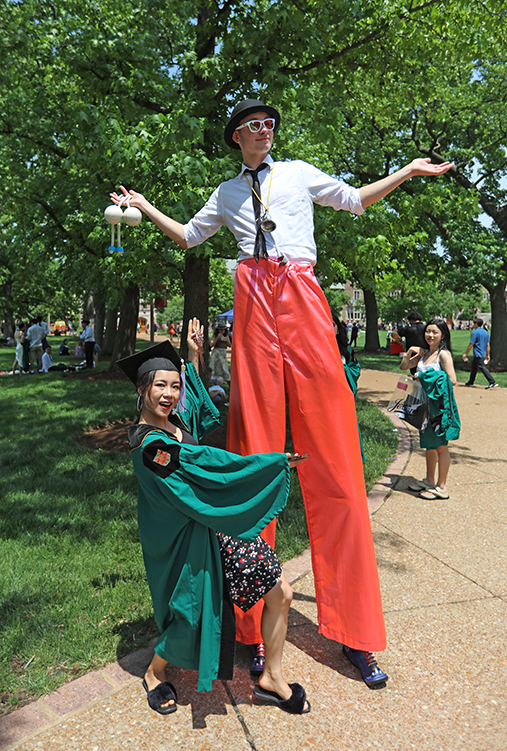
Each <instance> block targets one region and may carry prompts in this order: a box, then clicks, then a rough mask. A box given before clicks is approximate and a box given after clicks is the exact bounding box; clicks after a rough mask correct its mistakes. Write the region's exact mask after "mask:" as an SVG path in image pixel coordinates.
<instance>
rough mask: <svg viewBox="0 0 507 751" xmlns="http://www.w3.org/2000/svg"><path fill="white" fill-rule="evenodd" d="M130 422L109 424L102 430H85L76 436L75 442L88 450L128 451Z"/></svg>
mask: <svg viewBox="0 0 507 751" xmlns="http://www.w3.org/2000/svg"><path fill="white" fill-rule="evenodd" d="M129 425H130V422H111V423H109V424H108V425H106V426H105V427H103V428H95V429H94V430H87V431H86V433H80V434H79V435H77V436H76V441H77V442H78V443H82V444H84V445H85V446H86V448H89V449H102V450H103V451H128V450H129V446H128V438H127V430H128V427H129Z"/></svg>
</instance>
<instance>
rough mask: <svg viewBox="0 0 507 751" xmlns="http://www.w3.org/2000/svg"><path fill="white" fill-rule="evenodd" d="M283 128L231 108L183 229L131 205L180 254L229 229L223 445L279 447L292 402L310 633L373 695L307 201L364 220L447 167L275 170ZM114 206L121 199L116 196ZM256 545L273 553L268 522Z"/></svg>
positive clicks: (346, 451)
mask: <svg viewBox="0 0 507 751" xmlns="http://www.w3.org/2000/svg"><path fill="white" fill-rule="evenodd" d="M279 124H280V114H279V112H278V111H277V110H276V109H275V108H274V107H271V106H268V105H265V104H263V103H262V102H260V101H257V100H251V99H247V100H244V101H242V102H240V103H239V104H238V105H236V107H235V108H234V110H233V112H232V116H231V118H230V120H229V122H228V124H227V126H226V128H225V141H226V143H227V144H228V145H229V146H230V147H231V148H234V149H240V150H241V152H242V156H243V164H242V167H241V171H240V173H239V175H238V176H237V177H235V178H234V179H232V180H228V181H226V182H224V183H222V184H221V185H219V187H218V188H217V189H216V190H215V191H214V193H213V194H212V195H211V197H210V198H209V200H208V201H207V203H206V204H205V206H204V207H203V208H202V209H201V210H200V211H199V212H198V213H197V214H196V215H195V216H194V217H193V219H191V220H190V222H188V224H186V225H184V226H183V225H181V224H180V223H178V222H176V221H174V220H173V219H170V218H169V217H167V216H165V215H164V214H162V213H161V212H160V211H158V210H157V209H156V208H155V207H154V206H152V205H151V204H150V203H148V201H147V200H146V199H145V198H144V196H142V195H140V194H139V193H135V192H134V191H130V195H131V196H132V198H131V201H130V205H131V206H135V207H138V208H140V209H141V210H142V211H144V212H145V213H146V214H147V215H148V216H149V217H150V218H151V219H152V220H153V221H154V222H155V223H156V224H157V226H158V227H160V228H161V229H162V230H163V231H164V232H165V233H166V234H167V235H168V236H169V237H171V238H172V239H173V240H174V241H175V242H177V243H178V244H179V245H180V246H181V247H183V248H190V247H194V246H196V245H198V244H199V243H201V242H203V241H205V240H206V239H208V238H209V237H211V236H212V235H214V234H215V233H216V232H217V231H218V230H219V229H220V227H221V226H223V225H226V226H227V227H228V228H229V229H230V230H231V231H232V232H233V234H234V236H235V238H236V240H237V244H238V248H239V253H238V260H239V263H238V268H237V272H236V279H235V293H234V338H233V346H232V367H231V392H230V408H229V422H228V434H227V448H228V450H229V451H233V452H236V453H239V454H243V455H246V454H252V453H259V452H261V453H262V452H271V451H283V450H284V447H285V408H286V397H287V398H288V403H289V412H290V421H291V432H292V438H293V443H294V449H295V451H296V452H297V453H299V454H308V455H309V458H308V459H307V460H306V461H305V462H303V464H302V465H301V466H300V467H299V468H298V473H299V480H300V484H301V489H302V492H303V498H304V502H305V509H306V516H307V522H308V532H309V537H310V545H311V551H312V565H313V572H314V577H315V592H316V599H317V608H318V622H319V632H320V633H321V634H323V635H324V636H325V637H327V638H329V639H333V640H334V641H337V642H339V643H340V644H342V645H343V648H344V651H345V654H346V655H347V657H348V658H349V659H350V660H351V662H352V663H353V664H354V665H356V667H358V668H359V670H360V671H361V675H362V677H363V679H364V680H365V682H366V684H367V685H368V686H370V687H371V688H375V687H378V686H379V685H382V684H383V683H385V681H386V680H387V675H386V674H385V673H384V672H383V671H382V670H380V668H379V667H378V665H377V663H376V661H375V658H374V656H373V654H372V652H375V651H378V650H382V649H384V648H385V646H386V636H385V626H384V618H383V613H382V602H381V597H380V588H379V581H378V572H377V565H376V559H375V550H374V546H373V538H372V532H371V525H370V519H369V513H368V505H367V500H366V491H365V486H364V478H363V466H362V460H361V449H360V443H359V436H358V429H357V420H356V412H355V404H354V397H353V394H352V392H351V390H350V388H349V386H348V384H347V380H346V378H345V373H344V370H343V365H342V361H341V358H340V355H339V351H338V346H337V343H336V338H335V335H334V329H333V322H332V318H331V313H330V310H329V306H328V304H327V301H326V299H325V297H324V294H323V292H322V290H321V289H320V286H319V284H318V282H317V280H316V278H315V275H314V273H313V266H314V265H315V262H316V256H317V250H316V246H315V241H314V236H313V203H318V204H320V205H324V206H331V207H333V208H334V209H335V210H339V209H345V210H347V211H350V212H352V213H355V214H361V213H362V212H363V211H364V209H365V208H366V207H367V206H370V205H371V204H372V203H374V202H375V201H377V200H379V199H380V198H382V197H383V196H385V195H387V194H388V193H390V192H391V191H392V190H394V189H395V188H396V187H397V186H398V185H400V184H401V183H402V182H404V181H405V180H408V179H409V178H411V177H414V176H416V175H426V176H436V175H441V174H443V173H444V172H446V171H447V170H448V169H450V168H451V166H452V165H451V164H449V163H447V162H446V163H444V164H441V165H433V164H431V163H429V160H427V159H415V160H414V161H413V162H411V163H410V164H409V165H407V166H405V167H403V168H402V169H400V170H398V171H397V172H395V173H393V174H392V175H389V176H388V177H386V178H383V179H381V180H379V181H377V182H375V183H373V184H371V185H368V186H363V187H361V188H353V187H351V186H349V185H347V184H346V183H344V182H342V181H340V180H337V179H336V178H334V177H331V176H329V175H326V174H325V173H323V172H321V171H320V170H318V169H317V168H315V167H313V166H312V165H310V164H307V163H306V162H302V161H293V162H275V161H273V159H272V158H271V156H270V155H269V151H270V149H271V145H272V142H273V134H274V132H275V131H276V129H277V128H278V126H279ZM122 190H123V192H124V194H126V193H127V191H126V190H125V189H124V188H122ZM112 198H113V200H114V201H116V200H119V197H118V196H117V195H116V194H112ZM303 322H304V326H303V325H302V323H303ZM308 330H310V331H312V339H311V341H310V340H309V339H308V337H307V335H306V332H307V331H308ZM259 384H262V386H263V388H262V390H261V389H259V388H258V386H259ZM263 536H264V537H265V539H266V540H267V541H268V542H269V543H270V544H271V545H272V547H274V540H275V522H272V523H271V524H270V525H269V526H268V527H267V528H266V530H265V531H264V533H263ZM236 615H237V633H238V639H239V640H240V641H241V642H243V643H245V644H252V645H255V647H254V648H255V650H256V653H255V658H254V664H253V666H252V667H253V668H254V669H257V671H261V672H262V651H260V653H259V651H258V647H257V645H259V643H260V615H261V608H260V607H257V606H255V608H252V610H251V611H249V612H248V613H246V614H244V613H240V612H239V611H237V613H236Z"/></svg>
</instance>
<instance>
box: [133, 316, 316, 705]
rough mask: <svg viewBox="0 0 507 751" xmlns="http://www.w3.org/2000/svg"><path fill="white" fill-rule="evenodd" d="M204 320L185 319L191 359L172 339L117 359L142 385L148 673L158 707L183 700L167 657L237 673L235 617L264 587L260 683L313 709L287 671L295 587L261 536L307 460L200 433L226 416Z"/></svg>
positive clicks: (139, 467) (202, 682)
mask: <svg viewBox="0 0 507 751" xmlns="http://www.w3.org/2000/svg"><path fill="white" fill-rule="evenodd" d="M201 342H202V327H201V326H200V324H199V321H197V319H193V321H189V327H188V345H189V353H190V362H189V363H188V364H187V365H186V366H185V365H184V364H183V361H182V360H181V359H180V357H179V356H178V354H177V353H176V351H175V350H174V348H173V347H172V345H171V344H170V342H169V341H164V342H161V343H160V344H157V345H155V346H154V347H150V348H148V349H145V350H144V351H143V352H139V353H137V354H135V355H132V356H131V357H127V358H124V359H123V360H120V361H119V362H118V365H119V366H120V367H121V368H122V370H123V371H124V372H125V373H126V374H127V376H128V377H129V378H130V379H131V380H132V382H133V383H134V384H135V385H136V389H137V392H138V395H139V397H138V409H140V411H141V415H140V418H139V422H138V423H137V424H134V425H132V426H131V427H130V428H129V446H130V451H131V456H132V462H133V465H134V470H135V472H136V475H137V479H138V522H139V531H140V537H141V544H142V548H143V556H144V563H145V566H146V574H147V578H148V584H149V587H150V591H151V596H152V600H153V608H154V614H155V620H156V622H157V626H158V627H159V629H160V634H161V635H160V638H159V639H158V641H157V642H156V644H155V655H154V657H153V660H152V662H151V664H150V666H149V667H148V669H147V671H146V674H145V676H144V681H143V686H144V688H145V690H146V692H147V694H148V703H149V705H150V707H151V708H152V709H154V710H155V711H157V712H159V713H161V714H169V713H170V712H173V711H175V710H176V708H177V704H176V700H177V696H176V689H175V688H174V686H173V685H172V684H170V683H168V682H167V681H166V679H165V668H166V666H167V664H168V663H171V664H172V665H177V666H179V667H182V668H187V669H193V670H198V671H199V677H198V685H197V688H198V690H199V691H209V690H211V686H212V680H213V679H215V678H222V679H226V680H229V679H231V678H232V672H233V667H234V646H235V624H234V610H233V607H232V603H234V604H236V605H238V606H239V607H240V608H241V609H242V610H243V611H246V610H248V609H249V608H250V607H252V606H253V605H254V604H255V603H256V602H257V601H258V600H259V599H260V598H261V597H263V598H264V603H265V607H264V615H263V619H262V631H263V637H264V641H265V644H266V663H265V668H264V672H263V673H262V675H261V676H260V678H259V685H257V686H254V694H255V695H256V696H257V697H258V698H260V699H263V700H265V701H267V702H269V703H271V704H275V705H277V706H279V707H280V708H281V709H283V710H285V711H288V712H291V713H294V714H301V713H304V712H308V711H309V710H310V705H309V702H307V701H306V694H305V691H304V689H303V688H302V687H301V686H300V685H299V684H297V683H292V684H290V685H289V684H288V683H287V682H286V681H285V679H284V677H283V674H282V666H281V661H282V650H283V644H284V641H285V636H286V632H287V614H288V610H289V606H290V603H291V600H292V590H291V588H290V586H289V584H288V582H287V580H286V579H285V576H284V574H283V571H282V569H281V566H280V564H279V562H278V559H277V558H276V556H275V554H274V552H273V551H272V549H271V548H270V547H269V545H267V544H266V543H265V542H264V540H262V538H260V537H259V535H260V532H261V531H262V530H263V529H264V527H265V526H266V525H267V524H268V523H269V522H270V521H271V520H272V519H273V518H274V517H275V516H276V515H277V514H279V513H280V511H281V510H282V509H283V508H284V506H285V503H286V500H287V495H288V490H289V482H290V474H289V469H290V468H291V467H293V466H297V465H298V464H299V463H300V462H301V461H302V459H301V458H297V457H289V458H288V457H287V456H286V455H285V454H279V453H272V454H254V455H250V456H239V455H236V454H231V453H229V452H227V451H223V450H221V449H216V448H213V447H210V446H199V445H198V443H197V441H198V440H200V439H202V438H203V437H204V436H205V435H207V434H208V433H210V432H211V431H212V430H214V429H215V428H216V427H217V426H218V425H219V424H220V415H219V412H218V410H217V409H216V407H215V406H214V405H213V403H212V402H211V400H210V398H209V396H208V394H207V392H206V389H205V387H204V385H203V383H202V382H201V380H200V378H199V375H198V367H199V354H200V352H201V351H202V343H201Z"/></svg>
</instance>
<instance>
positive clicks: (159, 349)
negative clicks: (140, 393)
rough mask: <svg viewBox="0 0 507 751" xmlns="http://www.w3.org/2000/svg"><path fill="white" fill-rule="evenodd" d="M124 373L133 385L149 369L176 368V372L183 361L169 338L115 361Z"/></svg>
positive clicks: (181, 366) (180, 368) (180, 367)
mask: <svg viewBox="0 0 507 751" xmlns="http://www.w3.org/2000/svg"><path fill="white" fill-rule="evenodd" d="M117 365H118V367H120V368H121V369H122V370H123V372H124V373H125V375H126V376H127V377H128V378H130V380H131V381H132V383H133V384H134V385H137V382H138V380H139V378H140V376H142V375H143V374H144V373H148V372H149V371H150V370H176V371H177V372H178V373H180V372H181V370H182V368H184V363H183V360H182V359H181V357H180V356H179V354H178V353H177V352H176V350H175V349H174V347H173V345H172V344H171V342H170V341H169V339H165V340H164V341H163V342H159V343H158V344H155V345H154V346H153V347H148V348H147V349H144V350H143V351H142V352H136V354H135V355H130V356H129V357H123V358H122V359H121V360H118V362H117Z"/></svg>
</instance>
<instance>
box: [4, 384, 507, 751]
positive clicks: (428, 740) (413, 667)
mask: <svg viewBox="0 0 507 751" xmlns="http://www.w3.org/2000/svg"><path fill="white" fill-rule="evenodd" d="M395 383H396V375H394V374H389V373H380V372H377V371H364V372H363V374H362V376H361V379H360V395H361V396H362V397H366V398H368V399H370V400H371V401H373V402H375V403H377V404H380V405H383V406H385V405H386V404H387V402H388V400H389V396H390V394H391V392H392V390H393V388H394V385H395ZM456 399H457V402H458V406H459V410H460V413H461V417H462V423H463V430H462V435H461V438H460V440H459V441H457V442H455V443H454V444H453V445H452V447H451V453H452V467H451V473H450V478H449V489H450V493H451V498H450V500H448V501H431V502H430V501H424V500H421V499H419V498H417V497H415V496H414V495H413V494H411V493H410V492H409V491H407V490H406V488H407V485H408V484H409V483H410V482H411V481H412V480H413V479H414V478H421V477H422V476H423V474H424V455H423V453H422V452H421V451H420V449H419V448H418V440H417V434H416V433H415V432H414V433H412V434H411V435H412V436H413V438H415V441H413V446H414V450H413V453H412V454H410V456H409V454H408V452H407V451H403V450H402V452H401V456H400V455H399V456H398V459H397V461H396V462H395V463H393V464H392V465H391V466H390V468H389V469H388V472H387V475H386V477H385V478H384V479H383V481H382V483H381V487H380V488H377V489H376V491H374V492H372V494H370V501H371V506H372V511H374V515H373V516H372V527H373V533H374V537H375V544H376V550H377V558H378V564H379V571H380V579H381V586H382V593H383V602H384V612H385V617H386V624H387V632H388V647H387V649H386V651H385V652H384V653H383V654H382V655H381V656H380V664H381V666H382V667H383V668H384V669H385V670H386V671H387V673H388V674H389V676H390V680H389V682H388V684H387V686H386V688H385V689H383V690H380V691H370V690H369V689H368V688H366V686H365V685H364V684H363V683H362V681H360V680H359V679H358V676H357V674H356V671H355V669H354V668H353V667H352V666H350V665H349V664H348V662H347V661H346V660H345V658H344V657H343V655H342V654H341V652H340V649H339V648H338V646H337V645H336V644H335V643H333V642H330V641H327V640H326V639H324V638H322V637H321V636H320V635H319V634H318V632H317V625H316V606H315V597H314V588H313V580H312V574H311V570H310V561H309V556H308V554H303V556H301V557H300V558H299V559H296V560H294V561H291V562H290V563H288V564H287V566H286V570H287V573H288V575H289V578H290V579H292V580H293V581H294V580H295V582H294V584H293V587H294V590H295V599H294V603H293V607H292V609H291V612H290V618H289V634H288V642H287V645H286V651H285V666H286V671H287V674H288V675H289V676H290V678H291V679H293V680H299V681H300V682H301V683H302V684H303V685H304V686H305V687H306V689H307V692H308V696H309V698H310V700H311V702H312V712H311V713H310V714H309V715H305V716H301V717H292V716H289V715H287V714H284V713H283V712H281V711H280V710H278V709H276V708H274V707H266V706H261V705H260V704H256V703H255V702H253V701H252V683H251V680H250V677H249V672H248V666H249V653H248V650H247V648H240V650H239V654H238V660H237V667H236V672H235V679H234V681H232V682H230V683H228V684H227V683H222V682H221V681H216V682H215V688H214V690H213V692H212V693H210V694H197V692H196V678H195V675H194V674H193V673H190V672H187V671H183V670H173V672H172V674H171V676H170V677H171V678H172V679H173V680H174V682H175V683H176V684H177V686H178V690H179V705H180V706H179V708H178V711H177V712H176V714H173V715H170V716H169V717H161V716H159V715H157V714H155V713H154V712H151V711H149V710H148V708H147V704H146V695H145V692H144V690H143V688H142V686H141V681H140V679H139V676H140V675H142V673H143V669H144V667H145V665H146V664H147V663H148V662H149V660H150V655H151V651H150V650H149V649H146V650H141V651H140V652H137V653H136V654H134V655H130V656H129V657H128V658H125V659H123V660H121V661H120V664H117V663H113V664H111V665H109V666H107V667H106V668H104V669H103V670H101V671H98V672H96V673H89V674H87V675H85V676H83V677H82V678H79V679H78V680H76V681H73V682H72V683H68V684H66V685H65V686H62V688H60V689H59V691H57V692H55V693H54V694H51V695H49V696H46V697H44V698H43V699H39V700H38V701H36V702H34V703H32V704H30V705H28V706H26V707H23V708H22V709H20V710H18V711H16V712H13V713H11V714H10V715H8V716H7V717H4V718H3V720H2V721H0V739H1V740H0V748H3V749H17V751H31V750H32V749H33V750H34V751H40V750H41V749H42V751H53V749H54V750H56V749H65V750H66V751H74V750H78V751H82V750H83V749H86V751H113V750H115V749H118V750H119V749H122V750H123V749H133V751H140V750H141V749H143V750H144V749H146V750H149V751H162V750H164V751H165V750H168V749H172V750H173V749H184V750H185V751H187V750H189V751H190V750H193V749H195V750H196V751H197V750H198V749H199V751H201V750H202V751H204V749H206V750H207V751H222V750H223V751H231V750H233V751H237V750H238V749H245V750H246V751H249V750H250V751H251V750H252V749H256V750H257V751H294V749H296V748H299V749H322V750H323V751H335V750H339V749H345V750H346V751H355V750H356V749H389V750H390V751H391V750H395V749H396V750H397V749H399V750H400V751H408V750H409V749H417V751H426V750H427V751H440V750H442V751H458V749H459V750H460V751H461V749H463V751H465V749H466V750H467V751H480V750H482V749H484V751H494V750H495V749H502V750H503V748H504V746H505V730H506V727H507V709H506V704H507V688H506V681H505V674H506V664H505V662H506V658H505V624H506V620H507V619H506V616H507V585H506V581H507V570H506V569H507V565H506V564H507V553H506V534H505V532H506V526H507V525H506V521H507V511H506V508H507V507H506V504H505V498H506V497H507V456H506V451H505V448H506V440H505V436H506V429H505V420H506V416H507V390H506V389H494V390H493V391H486V390H485V389H484V388H482V387H480V386H476V387H475V388H474V389H466V388H464V387H457V389H456ZM397 426H398V429H399V432H400V435H401V436H402V439H403V442H404V446H405V447H406V446H407V436H408V429H407V428H406V427H405V426H404V425H402V424H401V423H398V424H397ZM407 459H408V463H407V464H406V462H407ZM405 464H406V466H405ZM391 486H394V491H393V492H390V487H391ZM386 493H387V494H388V497H387V499H386V500H384V502H383V503H382V500H383V499H384V498H385V496H386ZM389 493H390V494H389Z"/></svg>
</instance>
